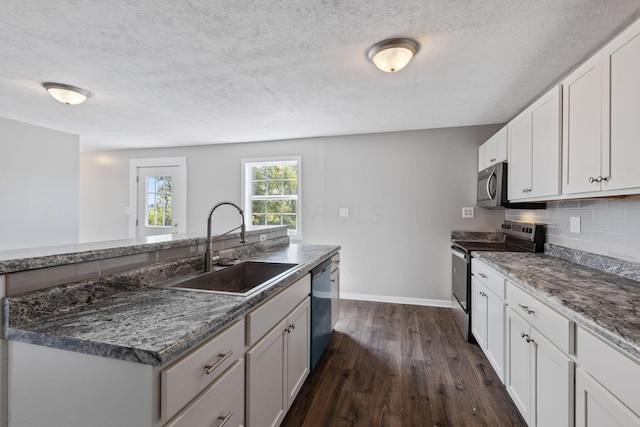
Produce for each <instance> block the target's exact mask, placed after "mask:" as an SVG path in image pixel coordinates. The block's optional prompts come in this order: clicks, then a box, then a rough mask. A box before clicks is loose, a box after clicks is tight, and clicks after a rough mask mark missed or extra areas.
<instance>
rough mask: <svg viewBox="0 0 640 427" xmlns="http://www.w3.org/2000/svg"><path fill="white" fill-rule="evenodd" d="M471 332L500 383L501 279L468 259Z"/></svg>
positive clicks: (501, 354)
mask: <svg viewBox="0 0 640 427" xmlns="http://www.w3.org/2000/svg"><path fill="white" fill-rule="evenodd" d="M471 274H472V277H471V333H472V334H473V336H474V337H475V338H476V341H478V344H479V345H480V348H481V349H482V351H483V352H484V354H485V356H487V359H488V360H489V363H490V364H491V366H492V367H493V370H494V371H495V372H496V374H497V375H498V378H500V381H502V382H503V383H504V333H505V332H504V322H505V307H506V305H505V302H504V295H505V279H504V277H503V276H502V275H500V274H499V273H497V272H496V271H494V270H492V269H491V268H489V267H488V266H487V265H485V264H483V263H482V262H480V261H478V260H477V259H475V258H473V259H472V260H471Z"/></svg>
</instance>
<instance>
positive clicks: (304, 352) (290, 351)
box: [286, 298, 311, 410]
mask: <svg viewBox="0 0 640 427" xmlns="http://www.w3.org/2000/svg"><path fill="white" fill-rule="evenodd" d="M310 327H311V303H310V299H309V298H307V299H306V300H305V301H304V302H303V303H302V304H300V305H299V306H298V308H296V309H295V310H294V311H293V312H292V313H291V314H290V315H289V317H288V325H287V337H286V340H287V356H286V369H287V410H289V407H291V404H292V403H293V400H294V399H295V398H296V396H297V395H298V392H299V391H300V389H301V388H302V384H304V380H305V379H307V377H308V376H309V368H310V366H309V365H310V363H311V355H310V354H309V352H310V349H311V342H310V329H309V328H310Z"/></svg>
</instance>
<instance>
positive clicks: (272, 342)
mask: <svg viewBox="0 0 640 427" xmlns="http://www.w3.org/2000/svg"><path fill="white" fill-rule="evenodd" d="M287 327H288V325H287V319H284V320H282V321H281V322H280V323H278V324H277V325H276V326H275V327H274V328H273V329H272V330H271V332H269V333H268V334H267V335H266V336H265V337H264V338H262V339H261V340H260V341H259V342H258V343H257V344H256V345H255V346H254V347H252V348H251V349H250V350H249V351H248V352H247V357H246V361H247V391H246V394H247V408H246V420H247V426H248V427H260V426H267V427H272V426H278V425H280V422H282V420H283V419H284V416H285V414H286V412H287V408H288V406H287V390H286V388H285V378H286V377H285V372H286V371H285V366H286V365H285V363H286V342H285V336H286V329H287Z"/></svg>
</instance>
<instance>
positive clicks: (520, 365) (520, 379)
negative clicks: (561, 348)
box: [505, 307, 535, 425]
mask: <svg viewBox="0 0 640 427" xmlns="http://www.w3.org/2000/svg"><path fill="white" fill-rule="evenodd" d="M506 328H507V334H506V335H507V360H506V372H505V386H506V388H507V392H508V393H509V396H511V399H513V403H515V405H516V407H517V408H518V410H519V411H520V415H522V418H524V420H525V421H526V422H527V424H529V425H531V421H532V419H533V418H532V404H533V403H532V402H533V396H532V384H533V382H534V380H535V377H534V372H533V360H532V358H533V351H532V346H531V345H530V343H529V342H527V337H529V336H530V327H529V324H528V323H527V322H525V321H524V320H523V319H522V318H521V317H520V316H519V315H517V314H516V313H515V312H514V311H513V309H512V308H511V307H508V308H507V325H506Z"/></svg>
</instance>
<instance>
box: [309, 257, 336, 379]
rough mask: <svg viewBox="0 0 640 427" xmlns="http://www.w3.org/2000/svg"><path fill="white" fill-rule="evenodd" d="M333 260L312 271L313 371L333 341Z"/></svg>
mask: <svg viewBox="0 0 640 427" xmlns="http://www.w3.org/2000/svg"><path fill="white" fill-rule="evenodd" d="M331 333H332V329H331V259H328V260H326V261H324V262H323V263H322V264H320V265H318V266H317V267H316V268H314V269H313V270H311V370H313V369H314V368H315V367H316V365H317V364H318V360H320V356H322V353H324V350H325V349H326V348H327V345H328V344H329V340H330V339H331Z"/></svg>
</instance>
